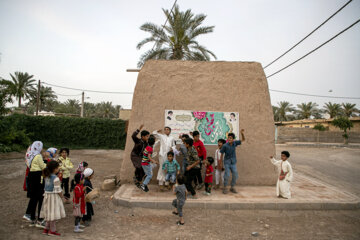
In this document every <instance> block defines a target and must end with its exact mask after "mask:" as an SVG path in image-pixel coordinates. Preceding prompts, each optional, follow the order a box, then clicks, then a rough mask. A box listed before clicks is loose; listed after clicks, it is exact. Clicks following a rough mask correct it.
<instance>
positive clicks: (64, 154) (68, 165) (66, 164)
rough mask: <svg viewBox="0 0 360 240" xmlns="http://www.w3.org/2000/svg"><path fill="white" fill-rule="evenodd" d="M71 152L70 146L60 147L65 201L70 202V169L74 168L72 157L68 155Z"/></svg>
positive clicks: (62, 186)
mask: <svg viewBox="0 0 360 240" xmlns="http://www.w3.org/2000/svg"><path fill="white" fill-rule="evenodd" d="M69 154H70V150H69V149H68V148H61V149H60V157H59V160H58V161H59V163H60V170H61V172H62V181H61V188H64V189H65V194H64V197H65V200H66V201H65V203H70V202H69V198H70V193H69V179H70V170H71V169H73V168H74V165H73V164H72V162H71V160H70V158H69V157H68V156H69Z"/></svg>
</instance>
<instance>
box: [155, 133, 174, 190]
mask: <svg viewBox="0 0 360 240" xmlns="http://www.w3.org/2000/svg"><path fill="white" fill-rule="evenodd" d="M153 135H154V136H155V137H156V138H159V139H160V151H159V171H158V175H157V180H158V181H159V185H164V182H165V176H166V174H165V172H164V170H163V169H162V165H163V163H164V162H165V161H166V159H167V153H168V152H169V151H170V150H171V149H172V148H173V147H175V146H176V145H175V140H174V138H173V137H172V136H167V135H165V134H160V133H158V132H157V131H154V132H153Z"/></svg>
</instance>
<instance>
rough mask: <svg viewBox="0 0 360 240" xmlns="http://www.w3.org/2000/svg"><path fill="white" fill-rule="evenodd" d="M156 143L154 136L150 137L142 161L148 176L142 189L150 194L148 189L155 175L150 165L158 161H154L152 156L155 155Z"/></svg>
mask: <svg viewBox="0 0 360 240" xmlns="http://www.w3.org/2000/svg"><path fill="white" fill-rule="evenodd" d="M154 143H155V137H154V136H152V135H151V136H150V137H149V139H148V146H146V148H145V150H144V152H143V158H142V161H141V166H142V168H143V169H144V172H145V174H146V177H145V180H144V182H143V184H141V189H142V190H143V191H144V192H148V191H149V188H148V186H147V185H148V184H149V182H150V180H151V178H152V175H153V171H152V165H151V164H150V163H157V161H155V160H154V159H152V156H151V155H152V154H153V145H154Z"/></svg>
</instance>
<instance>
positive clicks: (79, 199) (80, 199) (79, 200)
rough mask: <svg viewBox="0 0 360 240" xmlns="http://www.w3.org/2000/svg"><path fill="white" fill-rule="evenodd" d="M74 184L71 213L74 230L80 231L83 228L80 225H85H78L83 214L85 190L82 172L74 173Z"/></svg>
mask: <svg viewBox="0 0 360 240" xmlns="http://www.w3.org/2000/svg"><path fill="white" fill-rule="evenodd" d="M74 181H75V183H76V186H75V187H74V196H73V214H74V217H75V229H74V232H76V233H81V232H83V231H84V230H82V229H80V227H85V226H83V225H80V220H81V218H82V217H83V216H84V214H85V212H86V211H85V192H84V175H83V174H82V173H76V174H75V177H74Z"/></svg>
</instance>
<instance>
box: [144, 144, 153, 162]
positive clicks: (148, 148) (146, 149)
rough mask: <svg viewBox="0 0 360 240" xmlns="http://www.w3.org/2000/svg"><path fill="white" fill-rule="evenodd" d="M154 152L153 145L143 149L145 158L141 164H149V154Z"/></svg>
mask: <svg viewBox="0 0 360 240" xmlns="http://www.w3.org/2000/svg"><path fill="white" fill-rule="evenodd" d="M152 153H153V148H152V147H151V146H147V147H146V148H145V149H144V151H143V158H142V161H141V165H143V166H147V165H149V164H150V159H149V156H151V154H152Z"/></svg>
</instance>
